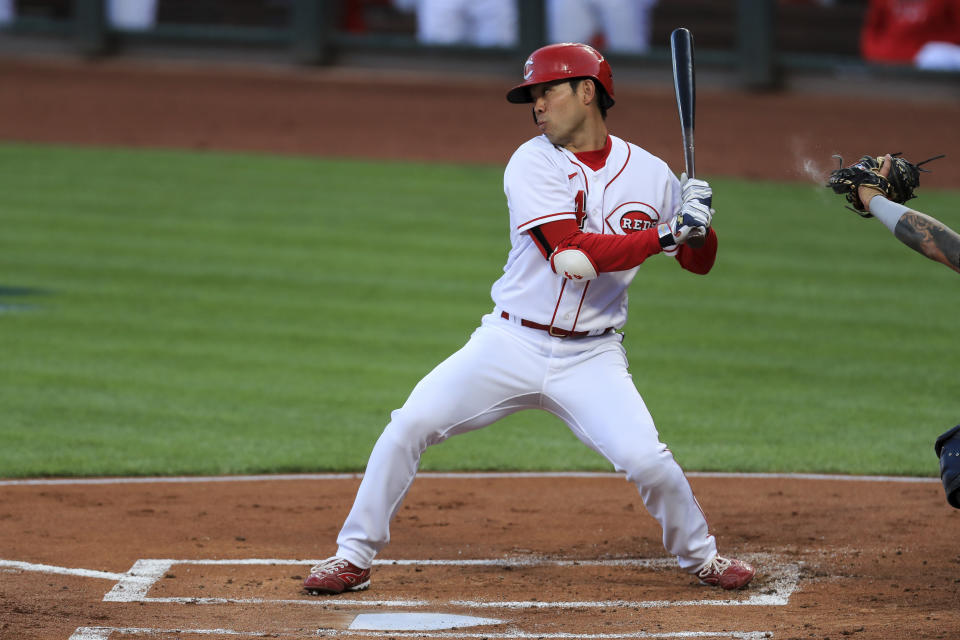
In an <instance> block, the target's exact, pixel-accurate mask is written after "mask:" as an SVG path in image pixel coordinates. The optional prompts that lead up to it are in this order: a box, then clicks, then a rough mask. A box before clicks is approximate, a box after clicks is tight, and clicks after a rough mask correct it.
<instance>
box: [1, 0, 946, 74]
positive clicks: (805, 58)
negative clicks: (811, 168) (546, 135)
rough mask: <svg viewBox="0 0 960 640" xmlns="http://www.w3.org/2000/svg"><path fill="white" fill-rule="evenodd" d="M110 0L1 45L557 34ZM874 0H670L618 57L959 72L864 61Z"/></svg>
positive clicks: (391, 53) (621, 63) (536, 27)
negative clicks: (150, 7)
mask: <svg viewBox="0 0 960 640" xmlns="http://www.w3.org/2000/svg"><path fill="white" fill-rule="evenodd" d="M0 1H2V0H0ZM7 1H10V0H7ZM108 1H109V0H13V3H14V7H15V9H16V11H15V15H14V17H13V19H12V20H11V21H8V22H5V23H3V24H0V41H3V40H5V41H6V42H3V43H2V45H3V46H0V54H3V53H4V52H7V53H9V52H16V51H18V49H19V48H27V47H29V46H31V43H36V42H37V41H38V40H44V39H45V40H48V41H49V40H53V41H56V42H58V43H59V44H60V45H61V48H62V50H64V51H67V52H68V53H73V54H75V55H79V56H85V57H97V56H109V55H115V54H122V53H123V52H125V51H128V50H131V49H133V48H136V47H137V46H143V45H145V44H147V45H153V46H158V45H159V46H163V47H166V48H167V49H168V50H176V49H178V48H187V47H203V48H204V49H206V50H207V51H218V52H220V53H222V54H223V55H227V56H229V55H230V52H231V51H234V52H235V51H237V50H247V51H266V52H270V53H272V54H273V55H274V57H277V56H279V57H280V58H281V59H284V58H285V59H288V60H289V61H291V62H295V63H299V64H310V65H329V64H337V63H338V62H340V61H342V60H344V59H345V58H347V57H349V56H350V55H354V54H367V55H383V56H387V57H391V58H393V59H394V63H395V64H402V63H403V60H408V61H409V62H410V64H417V61H418V60H430V59H433V60H436V59H440V58H442V59H446V60H470V61H472V62H476V61H486V62H489V63H492V64H502V65H508V64H509V65H510V67H509V69H511V70H512V69H513V66H515V64H516V59H517V57H518V56H522V55H525V54H526V53H528V52H530V51H532V50H533V49H535V48H537V47H539V46H541V45H543V44H546V43H547V35H546V29H545V19H544V17H545V7H544V0H518V9H519V11H518V24H517V41H516V46H514V47H510V48H482V49H481V48H473V47H467V46H443V47H437V46H428V45H423V44H421V43H419V42H418V41H417V39H416V35H415V20H414V17H413V16H412V15H411V14H409V13H405V12H403V11H401V10H399V9H397V8H396V7H395V6H394V5H393V4H392V3H391V1H390V0H156V5H155V6H156V16H155V21H154V23H153V24H152V25H150V27H149V28H146V29H139V28H138V29H127V28H122V27H118V26H116V25H113V24H111V23H110V20H109V18H108V9H107V3H108ZM120 1H121V2H122V1H123V0H120ZM868 1H869V0H660V1H659V2H658V3H657V4H656V6H655V7H654V10H653V16H652V18H653V25H654V29H653V37H652V41H651V44H652V47H651V49H650V51H649V52H648V53H645V54H642V55H624V54H620V55H610V56H609V57H610V58H611V60H614V61H615V62H616V64H617V66H618V69H624V68H626V69H629V68H631V67H633V68H639V69H642V68H643V67H645V66H651V65H660V66H662V62H663V61H664V60H666V59H668V58H669V49H668V37H669V33H670V31H671V30H672V29H673V28H674V27H676V26H685V27H687V28H689V29H691V31H693V33H694V37H695V41H696V47H697V61H698V64H700V65H706V66H708V67H711V68H715V69H722V70H725V71H727V72H728V73H730V74H731V75H732V76H733V77H735V78H736V82H738V83H739V84H740V85H741V86H743V87H747V88H752V89H775V88H777V87H779V86H780V85H781V84H782V83H783V81H784V79H785V78H786V77H788V76H790V75H791V74H794V73H819V74H826V75H831V74H834V75H835V74H837V73H842V74H845V75H847V76H857V77H861V78H865V77H869V78H879V79H886V78H897V79H911V80H923V81H933V82H937V83H942V84H951V83H953V84H956V83H957V80H958V79H960V74H958V73H955V72H943V71H922V70H918V69H915V68H913V67H912V66H909V65H873V64H869V63H867V62H865V61H864V60H862V59H861V58H860V56H859V32H860V28H861V25H862V22H863V19H864V16H865V14H866V9H867V3H868ZM398 61H399V62H398Z"/></svg>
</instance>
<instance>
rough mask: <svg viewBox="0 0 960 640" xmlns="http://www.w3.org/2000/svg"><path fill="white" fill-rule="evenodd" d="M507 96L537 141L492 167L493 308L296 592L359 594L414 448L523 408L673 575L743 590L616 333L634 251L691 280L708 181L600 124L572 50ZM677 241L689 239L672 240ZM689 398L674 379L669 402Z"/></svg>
mask: <svg viewBox="0 0 960 640" xmlns="http://www.w3.org/2000/svg"><path fill="white" fill-rule="evenodd" d="M507 100H509V101H510V102H513V103H520V104H530V105H531V106H532V113H533V118H534V120H535V122H536V126H537V127H538V128H539V130H540V135H539V136H537V137H535V138H533V139H531V140H529V141H527V142H525V143H524V144H522V145H521V146H520V147H519V148H518V149H517V150H516V152H515V153H514V154H513V157H512V158H511V159H510V162H509V163H508V165H507V168H506V171H505V173H504V192H505V194H506V198H507V206H508V208H509V212H510V242H511V248H510V252H509V255H508V256H507V262H506V265H505V266H504V268H503V271H504V273H503V276H502V277H500V279H499V280H497V281H496V282H495V283H494V285H493V288H492V297H493V302H494V304H495V306H494V308H493V311H492V312H491V313H489V314H487V315H485V316H484V317H483V318H482V321H481V323H480V326H479V327H478V328H477V329H476V330H475V331H474V333H473V335H472V336H471V337H470V340H469V341H468V342H467V343H466V345H464V347H463V348H461V349H460V350H459V351H457V352H456V353H454V354H453V355H452V356H450V357H449V358H447V359H446V360H445V361H444V362H442V363H440V364H439V365H438V366H437V367H436V368H435V369H434V370H433V371H431V372H430V373H429V374H428V375H427V376H426V377H425V378H423V379H422V380H421V381H420V382H419V383H418V384H417V385H416V387H415V388H414V389H413V391H412V392H411V394H410V397H409V398H408V399H407V401H406V402H405V403H404V405H403V406H402V407H401V408H400V409H397V410H396V411H394V412H393V413H392V415H391V420H390V423H389V424H388V425H387V426H386V428H385V429H384V431H383V434H382V435H381V436H380V438H379V439H378V440H377V443H376V445H375V446H374V448H373V452H372V453H371V454H370V460H369V462H368V464H367V467H366V472H365V474H364V476H363V481H362V482H361V484H360V488H359V490H358V492H357V496H356V500H355V501H354V504H353V508H352V509H351V511H350V513H349V515H348V516H347V519H346V522H344V525H343V528H342V529H341V531H340V535H339V536H338V538H337V545H338V549H337V553H336V555H335V556H333V557H331V558H328V559H327V560H325V561H324V562H321V563H320V564H318V565H317V566H315V567H313V568H312V569H311V571H310V575H309V576H308V577H307V579H306V580H305V581H304V583H303V587H304V589H305V590H306V591H307V592H309V593H314V594H334V593H341V592H343V591H357V590H360V589H365V588H367V587H368V586H369V584H370V566H371V564H372V562H373V558H374V556H375V555H376V554H377V552H379V551H380V550H381V549H382V548H383V547H384V546H385V545H386V544H387V543H388V542H389V540H390V529H389V523H390V520H391V519H392V517H393V515H394V514H395V513H396V512H397V510H398V509H399V507H400V503H401V501H402V500H403V498H404V496H405V495H406V493H407V490H408V489H409V488H410V485H411V484H412V482H413V480H414V476H415V474H416V472H417V467H418V465H419V462H420V456H421V454H422V453H423V451H424V450H425V449H426V448H427V447H428V446H429V445H432V444H436V443H439V442H442V441H443V440H445V439H447V438H449V437H450V436H453V435H457V434H459V433H465V432H468V431H472V430H474V429H480V428H482V427H485V426H487V425H489V424H491V423H492V422H494V421H496V420H498V419H500V418H502V417H504V416H507V415H509V414H511V413H514V412H516V411H520V410H523V409H540V410H544V411H548V412H550V413H552V414H554V415H555V416H557V417H558V418H560V419H561V420H562V421H563V422H565V423H566V424H567V426H568V427H569V428H570V429H571V430H572V431H573V433H574V434H575V435H576V436H577V438H579V439H580V441H581V442H583V443H584V444H585V445H586V446H588V447H590V448H591V449H593V450H594V451H596V452H597V453H599V454H600V455H602V456H603V457H605V458H606V459H607V460H609V461H610V463H611V464H612V465H613V466H614V468H616V469H617V471H619V472H622V473H623V474H624V475H625V476H626V479H627V480H628V481H629V482H631V483H633V484H634V485H635V486H636V487H637V490H638V491H639V493H640V496H641V498H642V500H643V503H644V505H645V506H646V508H647V510H648V511H649V512H650V514H651V515H653V517H654V518H656V520H657V521H658V522H659V524H660V526H661V527H662V532H663V545H664V547H665V548H666V549H667V551H668V552H669V553H670V554H672V555H673V556H675V557H676V558H677V560H678V562H679V565H680V567H681V568H682V569H683V570H686V571H688V572H690V573H692V574H694V575H696V576H697V577H699V579H700V580H701V581H702V582H704V583H706V584H708V585H712V586H720V587H722V588H724V589H738V588H741V587H744V586H746V585H747V583H749V582H750V580H751V579H752V578H753V576H754V573H755V570H754V568H753V567H751V566H750V565H748V564H747V563H745V562H743V561H740V560H736V559H732V558H728V557H724V556H721V555H719V554H718V553H717V544H716V540H715V539H714V537H713V535H711V533H710V531H709V528H708V526H707V521H706V518H705V516H704V514H703V512H702V511H701V509H700V505H699V504H698V503H697V500H696V498H695V497H694V495H693V491H692V489H691V487H690V484H689V483H688V482H687V479H686V477H685V476H684V473H683V470H682V469H681V468H680V466H679V465H678V464H677V462H676V461H675V460H674V458H673V454H672V453H671V452H670V450H669V449H668V448H667V446H666V445H665V444H663V443H662V442H660V439H659V435H658V433H657V429H656V427H655V426H654V423H653V419H652V417H651V416H650V413H649V411H648V410H647V407H646V405H645V404H644V402H643V399H642V398H641V397H640V394H639V393H638V392H637V389H636V387H635V386H634V384H633V381H632V379H631V376H630V373H629V370H628V365H627V357H626V352H625V350H624V348H623V344H622V343H623V336H622V334H620V333H619V332H618V330H619V329H620V328H622V327H623V326H624V324H625V323H626V321H627V288H628V287H629V285H630V283H631V282H632V281H633V279H634V277H635V276H636V275H637V273H638V267H639V266H640V265H641V263H643V262H644V261H645V260H647V259H648V258H654V257H656V256H657V254H665V255H666V256H670V257H671V258H672V259H674V260H676V261H677V262H678V263H679V265H680V266H681V267H683V268H684V269H687V270H689V271H692V272H694V273H698V274H705V273H707V272H708V271H710V269H711V268H712V266H713V263H714V260H715V257H716V253H717V236H716V233H715V232H714V230H713V229H712V228H711V220H712V217H713V213H714V212H713V210H712V209H711V207H710V205H711V199H712V191H711V188H710V186H709V185H708V184H707V183H706V182H704V181H702V180H693V179H690V180H688V179H686V176H682V179H681V180H679V181H678V180H677V178H676V177H675V176H674V175H673V174H672V173H671V172H670V169H669V168H668V167H667V165H666V163H664V162H663V161H662V160H660V159H659V158H657V157H655V156H653V155H651V154H650V153H648V152H647V151H644V150H643V149H641V148H640V147H638V146H636V145H634V144H631V143H629V142H626V141H625V140H622V139H620V138H617V137H615V136H613V135H610V134H609V133H608V132H607V126H606V120H605V117H606V113H607V110H608V109H609V108H611V107H612V106H613V105H614V89H613V77H612V74H611V70H610V66H609V65H608V63H607V62H606V60H605V59H604V58H603V57H602V56H601V55H600V54H599V53H598V52H597V51H596V50H594V49H593V48H591V47H589V46H587V45H583V44H572V43H563V44H553V45H549V46H546V47H542V48H540V49H537V50H536V51H534V52H533V54H531V56H530V58H529V59H528V60H527V61H526V64H525V65H524V68H523V82H522V83H521V84H519V85H517V86H516V87H513V88H512V89H511V90H510V91H509V92H508V93H507ZM693 237H697V238H699V239H700V242H698V243H697V244H698V245H700V248H697V249H694V248H693V247H691V246H689V245H688V241H689V240H690V239H691V238H693ZM640 286H641V287H642V283H641V285H640ZM641 305H642V293H641ZM641 309H642V306H641ZM648 339H650V340H664V339H670V336H669V332H656V333H652V335H650V336H648ZM695 395H696V392H695V390H688V389H683V388H682V387H681V396H683V397H691V398H692V397H695ZM681 396H678V400H681Z"/></svg>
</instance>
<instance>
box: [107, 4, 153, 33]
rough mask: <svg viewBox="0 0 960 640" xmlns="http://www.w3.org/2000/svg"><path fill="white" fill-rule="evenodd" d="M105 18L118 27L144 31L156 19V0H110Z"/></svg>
mask: <svg viewBox="0 0 960 640" xmlns="http://www.w3.org/2000/svg"><path fill="white" fill-rule="evenodd" d="M107 20H108V21H109V22H110V24H111V26H114V27H117V28H118V29H128V30H131V31H145V30H147V29H150V28H152V27H153V26H154V24H155V23H156V21H157V0H110V1H109V3H108V4H107Z"/></svg>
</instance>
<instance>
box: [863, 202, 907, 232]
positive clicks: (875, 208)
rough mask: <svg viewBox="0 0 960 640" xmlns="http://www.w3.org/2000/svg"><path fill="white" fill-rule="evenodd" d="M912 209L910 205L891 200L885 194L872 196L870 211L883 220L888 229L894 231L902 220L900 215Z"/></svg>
mask: <svg viewBox="0 0 960 640" xmlns="http://www.w3.org/2000/svg"><path fill="white" fill-rule="evenodd" d="M907 211H910V207H905V206H903V205H902V204H899V203H897V202H891V201H890V200H887V199H886V198H885V197H883V196H873V197H872V198H870V213H872V214H873V216H874V217H875V218H876V219H877V220H879V221H880V222H882V223H883V224H884V225H885V226H886V227H887V229H890V231H893V230H894V228H896V226H897V222H898V221H899V220H900V216H902V215H903V214H905V213H906V212H907Z"/></svg>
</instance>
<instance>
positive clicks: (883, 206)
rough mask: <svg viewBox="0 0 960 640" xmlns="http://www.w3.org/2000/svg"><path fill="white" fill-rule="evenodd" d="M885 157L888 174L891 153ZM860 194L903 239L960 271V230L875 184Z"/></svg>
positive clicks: (883, 171) (882, 172)
mask: <svg viewBox="0 0 960 640" xmlns="http://www.w3.org/2000/svg"><path fill="white" fill-rule="evenodd" d="M884 161H885V162H883V164H882V165H881V167H880V175H881V176H883V177H884V178H886V177H887V176H888V175H889V174H890V166H891V163H892V158H891V156H890V154H887V155H885V156H884ZM857 195H858V196H859V197H860V201H861V202H863V203H864V204H865V205H867V208H868V209H869V210H870V213H872V214H873V215H874V217H876V218H877V219H878V220H880V222H882V223H883V224H884V225H886V227H887V228H888V229H890V231H892V232H893V235H895V236H896V237H897V239H898V240H900V242H902V243H903V244H905V245H907V246H908V247H910V248H911V249H913V250H914V251H917V252H919V253H922V254H923V255H925V256H927V257H928V258H930V259H931V260H935V261H937V262H942V263H943V264H945V265H947V266H948V267H950V268H951V269H953V270H954V271H956V272H957V273H960V234H957V232H956V231H954V230H953V229H951V228H950V227H948V226H947V225H945V224H943V223H942V222H940V221H939V220H937V219H936V218H933V217H931V216H928V215H927V214H925V213H920V212H919V211H916V210H914V209H910V208H909V207H906V206H904V205H902V204H898V203H896V202H891V201H890V200H887V199H886V198H885V197H884V196H882V195H880V194H879V193H877V192H876V191H875V190H873V189H871V188H867V187H860V188H859V189H858V192H857Z"/></svg>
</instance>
